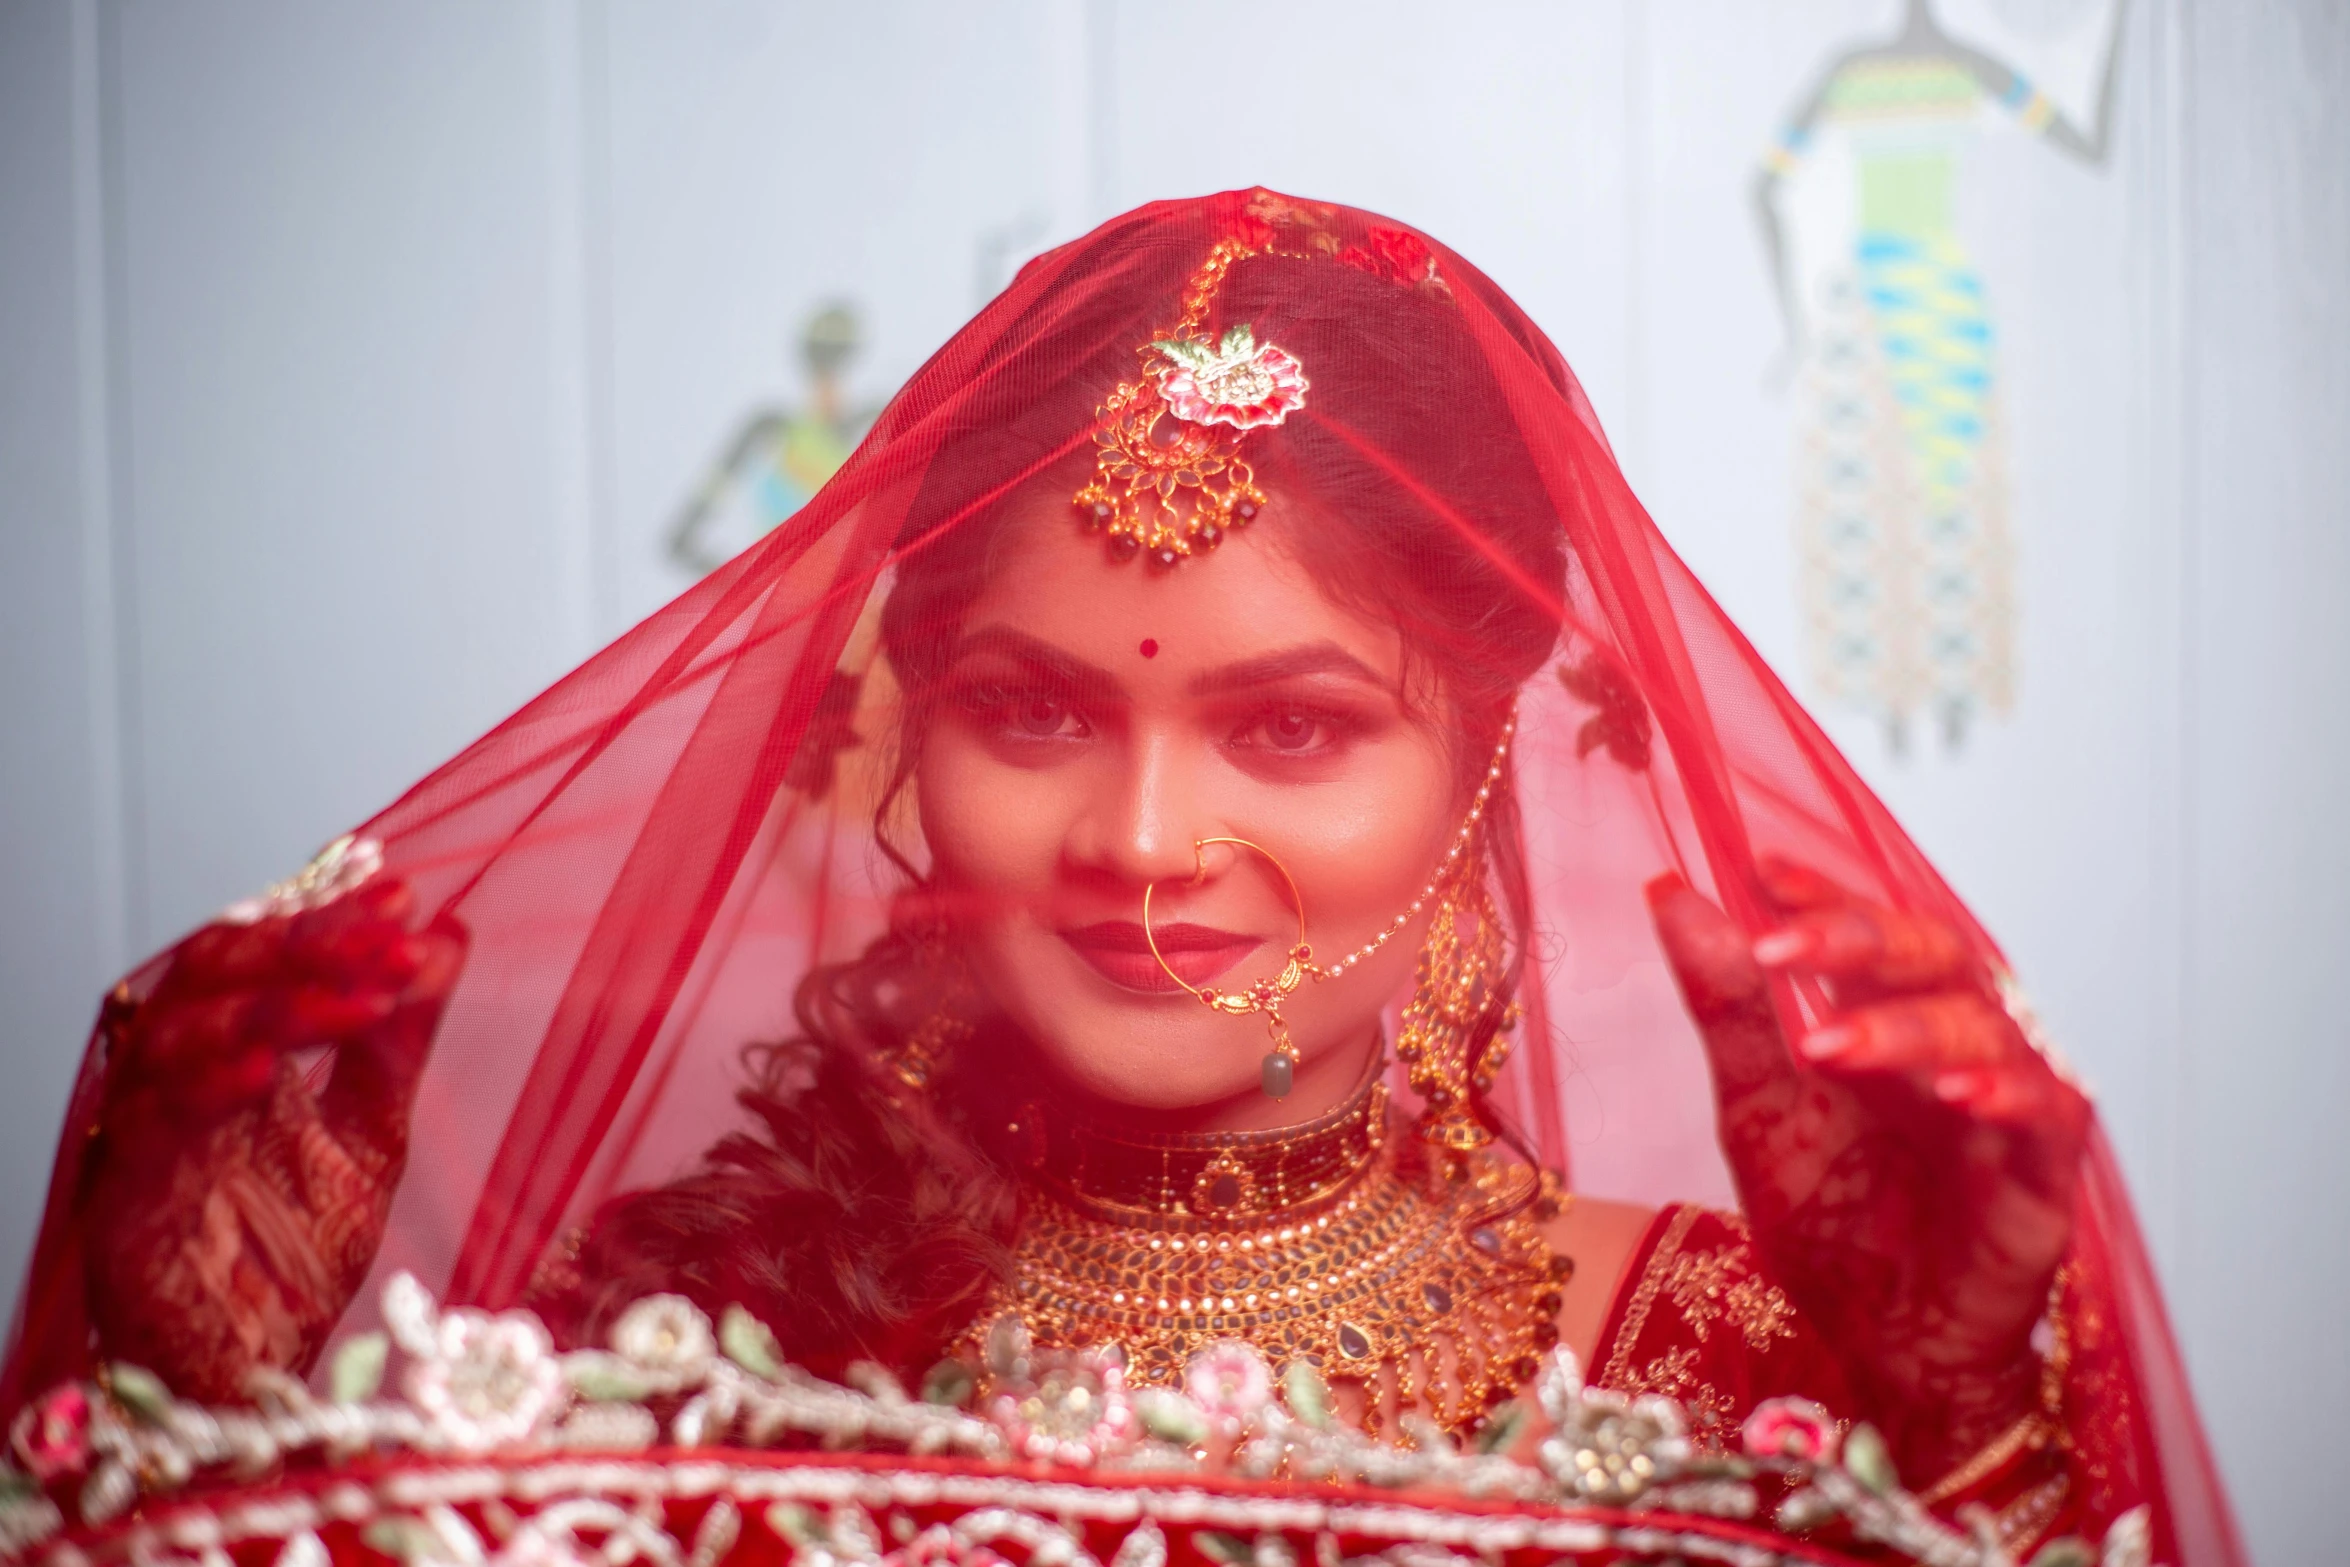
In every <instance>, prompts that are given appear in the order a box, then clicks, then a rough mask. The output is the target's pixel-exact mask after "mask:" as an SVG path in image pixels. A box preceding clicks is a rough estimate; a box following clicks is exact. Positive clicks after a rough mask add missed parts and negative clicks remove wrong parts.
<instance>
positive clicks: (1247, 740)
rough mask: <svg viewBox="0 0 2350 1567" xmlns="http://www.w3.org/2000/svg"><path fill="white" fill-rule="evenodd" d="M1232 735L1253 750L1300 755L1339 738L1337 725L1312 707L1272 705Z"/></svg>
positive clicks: (1324, 746)
mask: <svg viewBox="0 0 2350 1567" xmlns="http://www.w3.org/2000/svg"><path fill="white" fill-rule="evenodd" d="M1233 738H1234V739H1235V740H1236V741H1238V742H1239V743H1240V744H1242V745H1244V746H1247V747H1249V748H1250V749H1252V750H1257V751H1270V752H1273V753H1275V754H1277V755H1289V756H1300V755H1306V754H1310V753H1312V752H1316V751H1324V750H1328V749H1329V748H1330V747H1331V746H1332V745H1334V744H1335V743H1336V742H1337V741H1338V739H1339V726H1338V725H1337V724H1336V723H1334V722H1332V720H1331V719H1330V718H1329V717H1328V716H1326V715H1324V714H1321V713H1317V712H1315V711H1314V710H1313V709H1311V708H1304V707H1275V708H1270V709H1267V710H1266V711H1265V712H1263V713H1260V714H1259V715H1258V716H1257V717H1256V719H1255V720H1254V721H1252V722H1251V723H1249V724H1247V725H1245V726H1244V727H1243V728H1242V729H1241V731H1240V733H1239V734H1237V735H1235V736H1234V737H1233Z"/></svg>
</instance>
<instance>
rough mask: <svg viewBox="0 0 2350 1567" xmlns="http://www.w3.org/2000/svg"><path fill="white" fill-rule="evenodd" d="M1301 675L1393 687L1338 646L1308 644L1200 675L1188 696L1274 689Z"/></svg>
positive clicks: (1385, 687) (1369, 667)
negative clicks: (1250, 689) (1331, 677)
mask: <svg viewBox="0 0 2350 1567" xmlns="http://www.w3.org/2000/svg"><path fill="white" fill-rule="evenodd" d="M1304 675H1336V676H1338V677H1339V678H1341V679H1344V680H1353V681H1358V682H1360V683H1361V684H1363V685H1367V686H1371V687H1374V688H1376V689H1378V690H1381V691H1387V690H1390V689H1392V687H1393V682H1391V681H1389V680H1387V679H1385V678H1384V677H1382V676H1381V675H1380V674H1379V672H1378V671H1377V670H1375V669H1373V668H1372V667H1371V666H1370V665H1368V664H1366V663H1364V662H1363V661H1362V660H1361V659H1359V658H1357V657H1355V656H1354V655H1353V654H1352V653H1349V652H1348V651H1347V650H1346V649H1344V648H1342V647H1340V646H1339V645H1338V644H1337V643H1335V642H1308V643H1305V644H1303V645H1302V646H1299V647H1293V648H1284V649H1282V650H1281V651H1280V652H1278V653H1266V654H1263V655H1261V656H1259V657H1256V658H1247V659H1242V660H1241V661H1239V662H1238V663H1234V664H1225V665H1222V666H1220V667H1218V668H1215V669H1210V670H1206V671H1203V672H1202V673H1201V674H1199V675H1198V676H1197V677H1195V678H1194V679H1193V680H1192V682H1191V693H1192V695H1194V696H1214V695H1217V694H1219V693H1222V692H1228V691H1245V690H1248V689H1249V688H1251V687H1253V686H1269V685H1277V684H1279V683H1280V682H1281V681H1284V680H1295V679H1297V678H1299V677H1300V676H1304Z"/></svg>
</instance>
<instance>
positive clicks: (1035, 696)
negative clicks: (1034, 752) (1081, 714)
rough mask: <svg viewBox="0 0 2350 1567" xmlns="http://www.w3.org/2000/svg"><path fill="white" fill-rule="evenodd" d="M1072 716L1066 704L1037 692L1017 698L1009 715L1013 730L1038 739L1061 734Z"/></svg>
mask: <svg viewBox="0 0 2350 1567" xmlns="http://www.w3.org/2000/svg"><path fill="white" fill-rule="evenodd" d="M1073 716H1074V715H1073V714H1071V713H1070V711H1069V704H1068V703H1066V702H1063V701H1061V700H1060V699H1059V698H1057V697H1051V696H1046V695H1043V694H1042V693H1037V692H1031V693H1029V694H1027V695H1025V696H1022V697H1019V698H1017V699H1016V700H1015V701H1014V702H1013V703H1012V705H1011V713H1010V717H1011V720H1012V727H1013V728H1015V729H1017V730H1019V731H1020V732H1021V733H1022V734H1024V735H1033V736H1036V737H1038V738H1045V737H1049V736H1052V735H1057V734H1061V733H1063V732H1064V731H1065V730H1066V729H1067V728H1068V727H1069V721H1070V719H1071V718H1072V717H1073Z"/></svg>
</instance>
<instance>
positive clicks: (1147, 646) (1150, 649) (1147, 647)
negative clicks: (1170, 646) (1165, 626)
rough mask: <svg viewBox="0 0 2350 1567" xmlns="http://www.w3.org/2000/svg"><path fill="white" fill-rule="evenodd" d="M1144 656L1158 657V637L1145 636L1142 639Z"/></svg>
mask: <svg viewBox="0 0 2350 1567" xmlns="http://www.w3.org/2000/svg"><path fill="white" fill-rule="evenodd" d="M1142 656H1143V657H1144V658H1157V657H1158V656H1159V639H1158V638H1157V637H1144V638H1143V639H1142Z"/></svg>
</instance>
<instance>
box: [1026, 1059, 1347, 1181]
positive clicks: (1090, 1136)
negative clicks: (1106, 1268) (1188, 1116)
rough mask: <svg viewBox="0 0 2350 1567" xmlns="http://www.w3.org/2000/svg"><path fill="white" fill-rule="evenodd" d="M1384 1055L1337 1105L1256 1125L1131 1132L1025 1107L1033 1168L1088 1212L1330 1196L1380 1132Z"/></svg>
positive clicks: (1075, 1116)
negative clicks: (1294, 1119) (1262, 1127)
mask: <svg viewBox="0 0 2350 1567" xmlns="http://www.w3.org/2000/svg"><path fill="white" fill-rule="evenodd" d="M1385 1065H1386V1062H1385V1059H1384V1058H1383V1057H1382V1058H1381V1059H1379V1060H1377V1061H1375V1062H1373V1064H1372V1066H1371V1069H1370V1071H1368V1072H1366V1073H1365V1074H1364V1076H1363V1081H1362V1082H1361V1083H1360V1084H1359V1085H1357V1087H1356V1088H1355V1091H1354V1092H1353V1093H1351V1094H1349V1095H1348V1096H1347V1097H1346V1100H1345V1102H1344V1103H1343V1104H1341V1105H1339V1106H1338V1107H1337V1108H1336V1109H1334V1110H1331V1111H1329V1112H1327V1113H1325V1114H1323V1115H1320V1116H1317V1117H1316V1118H1315V1119H1313V1120H1311V1121H1308V1122H1306V1123H1305V1124H1304V1125H1302V1126H1285V1127H1278V1128H1275V1129H1273V1130H1271V1131H1263V1132H1158V1133H1153V1132H1136V1131H1128V1130H1124V1129H1120V1128H1113V1127H1105V1126H1102V1125H1100V1124H1098V1123H1097V1122H1095V1121H1094V1120H1092V1119H1091V1118H1089V1117H1084V1116H1080V1115H1072V1114H1068V1113H1062V1114H1058V1115H1056V1114H1053V1113H1051V1112H1050V1111H1044V1112H1041V1113H1040V1111H1039V1110H1038V1109H1037V1108H1036V1107H1033V1106H1032V1107H1030V1108H1029V1109H1028V1110H1027V1111H1026V1112H1025V1113H1026V1115H1027V1116H1028V1117H1029V1118H1031V1119H1032V1120H1033V1122H1034V1124H1035V1125H1036V1127H1037V1135H1036V1137H1035V1139H1034V1141H1033V1142H1032V1143H1031V1146H1032V1147H1033V1148H1035V1149H1036V1150H1037V1158H1036V1160H1035V1174H1036V1177H1037V1183H1038V1184H1039V1185H1042V1186H1045V1187H1047V1188H1049V1189H1050V1190H1051V1191H1052V1192H1053V1194H1054V1195H1055V1196H1057V1197H1059V1198H1060V1199H1061V1200H1062V1201H1063V1202H1064V1203H1066V1204H1067V1205H1068V1206H1069V1207H1071V1208H1073V1209H1075V1210H1077V1211H1078V1212H1080V1213H1083V1214H1086V1215H1088V1216H1090V1217H1093V1218H1099V1219H1108V1220H1112V1221H1123V1220H1129V1219H1147V1218H1162V1219H1231V1220H1236V1221H1243V1222H1245V1221H1248V1220H1251V1219H1255V1218H1257V1217H1259V1216H1262V1215H1266V1214H1272V1213H1279V1212H1282V1211H1284V1210H1286V1209H1294V1208H1297V1207H1300V1206H1303V1205H1305V1204H1309V1203H1314V1202H1318V1201H1320V1200H1321V1199H1323V1198H1325V1197H1328V1196H1330V1195H1331V1194H1332V1193H1333V1192H1336V1191H1337V1190H1339V1189H1340V1188H1341V1187H1343V1186H1345V1185H1346V1184H1347V1183H1348V1182H1349V1181H1351V1180H1353V1179H1354V1178H1355V1177H1356V1176H1357V1175H1359V1174H1361V1173H1362V1171H1363V1169H1364V1167H1365V1166H1367V1165H1369V1164H1370V1162H1371V1158H1372V1156H1373V1155H1374V1154H1376V1153H1377V1152H1378V1151H1379V1147H1380V1145H1381V1144H1382V1143H1384V1142H1385V1141H1386V1140H1387V1085H1386V1083H1384V1082H1382V1081H1381V1080H1380V1073H1381V1070H1382V1069H1383V1068H1384V1066H1385Z"/></svg>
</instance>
